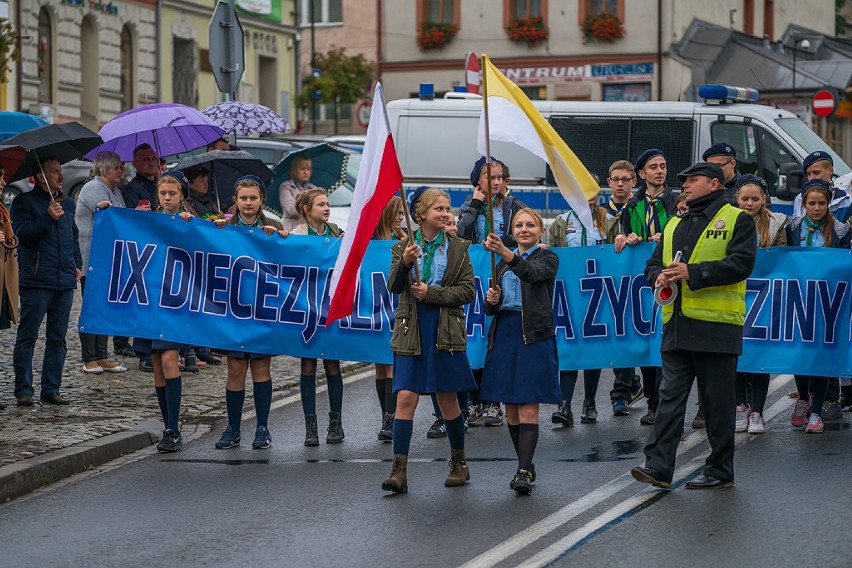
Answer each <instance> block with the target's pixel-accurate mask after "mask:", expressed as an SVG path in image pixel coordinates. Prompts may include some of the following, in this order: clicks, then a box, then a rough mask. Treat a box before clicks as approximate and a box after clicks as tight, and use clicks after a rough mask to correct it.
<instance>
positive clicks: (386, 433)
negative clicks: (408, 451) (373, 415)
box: [379, 412, 393, 442]
mask: <svg viewBox="0 0 852 568" xmlns="http://www.w3.org/2000/svg"><path fill="white" fill-rule="evenodd" d="M379 441H380V442H393V414H391V413H390V412H383V413H382V427H381V429H380V430H379Z"/></svg>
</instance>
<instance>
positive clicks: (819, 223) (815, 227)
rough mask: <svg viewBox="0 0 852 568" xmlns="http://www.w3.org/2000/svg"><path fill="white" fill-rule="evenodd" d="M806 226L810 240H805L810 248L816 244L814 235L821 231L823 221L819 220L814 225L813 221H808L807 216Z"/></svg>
mask: <svg viewBox="0 0 852 568" xmlns="http://www.w3.org/2000/svg"><path fill="white" fill-rule="evenodd" d="M805 226H806V227H807V228H808V238H807V239H805V246H806V247H810V246H813V244H814V233H816V232H817V231H819V230H820V228H822V220H819V221H817V222H816V223H814V222H813V221H811V220H810V219H808V218H807V216H805Z"/></svg>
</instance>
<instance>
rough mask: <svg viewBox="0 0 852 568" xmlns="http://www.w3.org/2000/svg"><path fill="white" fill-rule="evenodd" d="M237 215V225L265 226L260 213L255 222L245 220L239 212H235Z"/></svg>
mask: <svg viewBox="0 0 852 568" xmlns="http://www.w3.org/2000/svg"><path fill="white" fill-rule="evenodd" d="M235 215H236V216H237V226H239V227H263V219H261V218H260V215H258V216H257V218H256V219H255V220H254V223H252V224H248V223H246V222H245V221H243V218H242V217H241V216H240V214H239V212H237V213H235Z"/></svg>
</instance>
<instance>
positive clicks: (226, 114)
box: [201, 101, 290, 136]
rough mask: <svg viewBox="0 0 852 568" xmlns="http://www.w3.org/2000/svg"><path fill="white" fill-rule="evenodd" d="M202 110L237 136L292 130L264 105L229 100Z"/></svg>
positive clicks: (226, 130)
mask: <svg viewBox="0 0 852 568" xmlns="http://www.w3.org/2000/svg"><path fill="white" fill-rule="evenodd" d="M201 112H203V113H204V114H206V115H207V116H209V117H210V118H211V119H213V122H215V123H216V124H218V125H219V126H221V127H222V128H223V129H224V130H225V132H233V133H234V134H236V135H237V136H249V135H251V134H277V133H279V132H285V131H287V130H290V125H289V124H287V121H286V120H284V119H283V118H281V117H280V116H279V115H278V113H276V112H275V111H274V110H272V109H271V108H269V107H265V106H263V105H256V104H253V103H244V102H242V101H227V102H224V103H219V104H216V105H213V106H209V107H207V108H206V109H204V110H202V111H201Z"/></svg>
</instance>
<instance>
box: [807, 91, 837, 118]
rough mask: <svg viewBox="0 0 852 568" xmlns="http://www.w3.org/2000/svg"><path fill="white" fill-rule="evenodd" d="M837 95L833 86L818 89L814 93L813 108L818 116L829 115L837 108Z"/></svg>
mask: <svg viewBox="0 0 852 568" xmlns="http://www.w3.org/2000/svg"><path fill="white" fill-rule="evenodd" d="M838 99H839V96H838V94H837V91H836V90H835V89H834V88H826V89H820V90H819V91H817V92H816V94H815V95H814V100H813V103H812V105H813V109H814V112H815V113H816V114H817V115H818V116H831V115H832V114H834V111H836V110H837V104H838V102H839V101H838Z"/></svg>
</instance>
